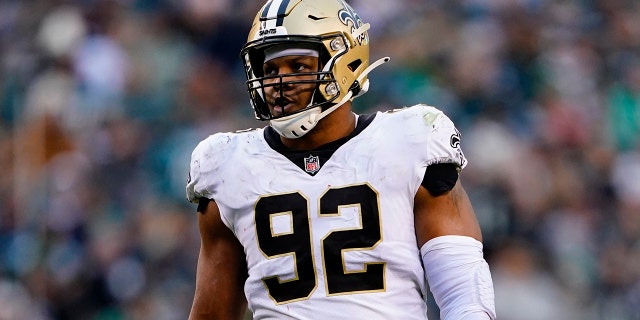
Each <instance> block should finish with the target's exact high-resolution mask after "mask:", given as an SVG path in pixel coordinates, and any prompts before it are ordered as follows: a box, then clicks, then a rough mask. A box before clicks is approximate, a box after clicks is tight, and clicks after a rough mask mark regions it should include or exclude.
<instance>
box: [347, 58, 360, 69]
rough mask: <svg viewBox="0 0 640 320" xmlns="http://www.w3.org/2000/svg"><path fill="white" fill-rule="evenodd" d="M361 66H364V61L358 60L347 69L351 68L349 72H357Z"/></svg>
mask: <svg viewBox="0 0 640 320" xmlns="http://www.w3.org/2000/svg"><path fill="white" fill-rule="evenodd" d="M360 65H362V60H360V59H358V60H354V61H352V62H351V63H349V64H348V65H347V67H349V70H351V71H355V70H356V69H358V67H360Z"/></svg>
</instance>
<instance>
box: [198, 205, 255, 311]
mask: <svg viewBox="0 0 640 320" xmlns="http://www.w3.org/2000/svg"><path fill="white" fill-rule="evenodd" d="M198 227H199V229H200V240H201V246H200V254H199V256H198V266H197V272H196V290H195V296H194V298H193V305H192V307H191V313H190V315H189V320H196V319H225V320H227V319H242V318H243V316H244V313H245V311H246V306H247V301H246V298H245V296H244V291H243V287H244V282H245V279H246V277H247V266H246V262H245V258H244V251H243V249H242V245H241V244H240V242H239V241H238V240H237V239H236V237H235V236H234V234H233V233H232V232H231V230H230V229H229V228H228V227H227V226H226V225H225V224H224V223H223V222H222V219H221V218H220V210H219V209H218V205H217V204H216V203H215V201H212V200H209V199H206V198H201V199H200V203H199V205H198Z"/></svg>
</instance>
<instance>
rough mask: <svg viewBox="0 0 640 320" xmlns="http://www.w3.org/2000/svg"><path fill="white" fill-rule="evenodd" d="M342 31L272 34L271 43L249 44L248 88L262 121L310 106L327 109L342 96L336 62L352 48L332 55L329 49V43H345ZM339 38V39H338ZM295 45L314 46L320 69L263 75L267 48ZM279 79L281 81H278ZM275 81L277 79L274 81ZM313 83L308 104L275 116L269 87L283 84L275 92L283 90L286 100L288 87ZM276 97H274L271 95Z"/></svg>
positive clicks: (246, 52) (246, 62) (246, 57)
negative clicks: (295, 34) (324, 34)
mask: <svg viewBox="0 0 640 320" xmlns="http://www.w3.org/2000/svg"><path fill="white" fill-rule="evenodd" d="M341 37H342V36H341V35H340V34H334V35H329V36H324V37H292V36H283V37H271V38H270V39H269V41H268V42H266V43H265V42H264V41H261V40H258V41H254V42H253V43H251V42H250V43H248V44H247V45H246V46H245V48H244V49H243V50H242V53H241V55H242V59H243V62H244V66H245V72H246V75H247V79H248V80H247V82H246V85H247V90H248V91H249V96H250V98H251V104H252V106H253V109H254V111H255V116H256V119H258V120H274V119H278V118H281V117H286V116H289V115H292V114H296V113H300V112H304V111H306V110H309V109H314V108H318V109H319V110H326V109H327V108H329V107H330V106H332V105H333V103H334V102H335V101H336V99H337V98H338V97H339V96H340V93H341V91H340V86H339V85H338V84H337V83H336V79H335V76H334V74H333V67H334V64H335V61H336V60H337V59H338V58H339V57H340V56H342V55H343V54H344V53H346V51H347V50H348V48H346V47H345V48H344V52H339V53H337V54H334V56H333V57H331V56H330V55H329V53H328V52H327V50H326V48H325V43H326V44H329V45H330V43H332V42H333V43H336V42H342V43H344V39H342V38H341ZM335 39H339V40H335ZM279 46H282V47H295V48H312V49H313V50H315V51H317V52H318V55H319V56H318V66H317V68H316V70H318V71H316V72H305V73H289V74H281V75H266V76H265V75H263V71H262V66H263V63H264V60H265V50H268V49H269V48H274V47H279ZM275 79H277V80H275ZM274 80H275V81H274ZM308 84H313V85H314V88H313V93H312V95H311V99H310V101H309V103H308V105H307V106H305V107H304V108H301V109H300V110H295V111H294V112H291V113H279V114H277V115H274V114H272V113H271V110H270V109H269V106H268V103H267V100H268V99H269V98H268V97H267V94H266V92H265V89H268V88H270V87H279V88H277V89H276V90H275V91H277V92H279V93H280V97H279V98H280V99H284V98H285V97H284V96H283V94H284V92H285V90H284V89H285V87H295V86H304V85H308ZM271 99H273V98H271Z"/></svg>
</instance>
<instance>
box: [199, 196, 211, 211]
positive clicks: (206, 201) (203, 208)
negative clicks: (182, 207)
mask: <svg viewBox="0 0 640 320" xmlns="http://www.w3.org/2000/svg"><path fill="white" fill-rule="evenodd" d="M209 201H211V199H209V198H204V197H201V198H199V199H198V209H197V212H200V213H204V212H205V211H206V210H207V205H209Z"/></svg>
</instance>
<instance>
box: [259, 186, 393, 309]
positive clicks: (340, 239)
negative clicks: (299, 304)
mask: <svg viewBox="0 0 640 320" xmlns="http://www.w3.org/2000/svg"><path fill="white" fill-rule="evenodd" d="M319 205H320V207H319V213H318V214H319V216H320V217H323V216H325V217H328V216H339V215H340V212H339V209H340V207H345V206H355V207H357V208H359V211H360V217H361V227H359V228H351V229H339V230H334V231H332V232H330V233H328V234H327V236H325V237H324V238H323V239H322V240H321V245H320V250H322V252H321V253H322V257H323V259H322V260H323V269H324V272H323V274H324V280H325V281H324V282H325V283H326V287H327V292H328V294H329V295H336V294H344V293H361V292H370V291H381V290H384V289H385V284H384V269H385V263H384V262H375V263H365V264H364V270H359V271H349V270H347V268H346V266H345V263H344V259H343V253H344V252H345V251H351V250H371V249H373V248H374V247H375V246H376V245H377V244H378V243H379V242H380V241H381V239H382V232H381V228H380V210H379V208H378V194H377V192H376V191H375V190H374V189H373V188H371V186H369V185H368V184H362V185H353V186H347V187H342V188H330V189H328V190H327V192H325V193H324V194H323V195H322V196H321V197H320V202H319ZM283 214H287V215H289V216H290V219H291V226H290V231H289V232H284V233H276V234H274V231H273V224H272V219H273V218H274V216H277V215H283ZM310 221H311V219H310V212H309V200H308V199H307V198H305V197H304V196H303V195H302V194H301V193H299V192H294V193H287V194H279V195H270V196H266V197H262V198H260V199H259V200H258V202H257V203H256V207H255V222H256V232H257V240H258V245H259V246H260V249H261V250H262V252H263V253H264V254H265V255H266V256H267V257H268V258H276V257H283V256H288V255H291V256H292V257H293V261H294V263H295V266H294V272H295V277H294V278H293V279H287V280H281V279H279V278H278V276H277V275H274V276H271V277H265V278H263V279H262V281H263V282H264V284H265V285H266V287H267V290H268V291H269V295H270V296H271V297H272V298H273V299H274V300H275V301H276V302H277V303H278V304H283V303H288V302H292V301H296V300H301V299H306V298H308V297H309V296H310V295H311V293H312V292H313V291H314V290H315V289H316V286H317V285H318V279H317V276H316V268H315V262H314V259H313V244H312V237H311V226H310V223H311V222H310Z"/></svg>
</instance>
